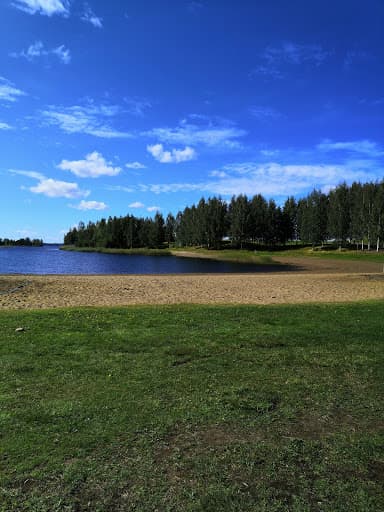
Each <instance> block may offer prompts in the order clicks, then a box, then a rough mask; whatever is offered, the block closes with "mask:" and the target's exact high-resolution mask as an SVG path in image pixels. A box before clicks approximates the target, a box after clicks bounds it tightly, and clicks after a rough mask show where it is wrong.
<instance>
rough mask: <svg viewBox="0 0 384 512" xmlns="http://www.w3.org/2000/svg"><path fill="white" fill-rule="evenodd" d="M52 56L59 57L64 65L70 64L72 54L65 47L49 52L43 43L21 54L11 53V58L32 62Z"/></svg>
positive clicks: (38, 42)
mask: <svg viewBox="0 0 384 512" xmlns="http://www.w3.org/2000/svg"><path fill="white" fill-rule="evenodd" d="M50 55H53V56H55V57H57V58H58V59H59V60H60V61H61V62H62V63H63V64H69V63H70V62H71V52H70V51H69V50H68V48H65V46H64V45H61V46H57V47H56V48H52V49H51V50H47V49H46V48H44V44H43V43H42V42H41V41H36V42H35V43H33V44H31V45H30V46H29V47H28V48H27V49H26V50H22V51H21V52H12V53H10V56H11V57H15V58H18V57H22V58H25V59H27V60H28V61H30V62H32V61H33V60H34V59H37V58H40V57H49V56H50Z"/></svg>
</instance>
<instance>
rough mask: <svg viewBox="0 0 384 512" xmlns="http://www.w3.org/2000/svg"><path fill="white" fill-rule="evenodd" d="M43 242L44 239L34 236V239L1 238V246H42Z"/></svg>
mask: <svg viewBox="0 0 384 512" xmlns="http://www.w3.org/2000/svg"><path fill="white" fill-rule="evenodd" d="M43 244H44V242H43V240H41V239H38V238H34V239H33V240H31V239H30V238H29V237H26V238H19V239H18V240H11V239H10V238H0V246H23V247H41V246H42V245H43Z"/></svg>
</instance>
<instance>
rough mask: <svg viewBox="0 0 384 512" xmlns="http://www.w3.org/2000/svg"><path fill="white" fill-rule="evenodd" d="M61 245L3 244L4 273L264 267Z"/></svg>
mask: <svg viewBox="0 0 384 512" xmlns="http://www.w3.org/2000/svg"><path fill="white" fill-rule="evenodd" d="M59 247H60V246H59V245H44V246H43V247H0V274H192V273H222V272H225V273H239V272H256V271H257V270H259V269H260V267H258V266H257V265H251V264H240V263H228V262H222V261H212V260H207V259H192V258H180V257H179V258H178V257H175V256H166V255H164V256H142V255H126V254H102V253H95V252H69V251H61V250H60V249H59ZM267 269H268V267H263V270H264V271H265V270H267Z"/></svg>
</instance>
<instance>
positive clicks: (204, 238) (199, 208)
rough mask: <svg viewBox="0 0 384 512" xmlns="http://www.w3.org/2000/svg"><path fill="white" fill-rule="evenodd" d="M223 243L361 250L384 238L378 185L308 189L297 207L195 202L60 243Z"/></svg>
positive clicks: (383, 190) (119, 220)
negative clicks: (335, 246)
mask: <svg viewBox="0 0 384 512" xmlns="http://www.w3.org/2000/svg"><path fill="white" fill-rule="evenodd" d="M225 238H229V240H230V241H231V244H232V247H236V248H240V249H243V248H245V247H247V246H250V245H254V244H255V243H257V244H260V245H269V246H270V247H276V246H279V245H283V244H285V243H287V242H290V241H300V242H301V243H309V244H312V245H316V244H321V243H324V242H325V241H327V240H329V239H330V240H334V241H335V242H337V243H338V244H339V246H340V247H341V246H345V245H349V246H351V245H355V246H356V247H357V246H359V247H361V248H362V249H363V248H364V247H365V246H367V248H368V249H370V248H371V245H372V244H373V243H376V249H377V251H378V250H379V248H380V246H381V245H382V240H383V239H384V183H383V182H381V183H365V184H361V183H353V184H352V185H351V186H350V187H348V186H347V185H346V184H345V183H342V184H341V185H339V186H338V187H336V188H335V189H333V190H331V191H330V192H329V193H328V194H325V193H323V192H321V191H319V190H313V191H312V192H311V193H310V194H308V196H307V197H304V198H302V199H300V200H299V201H298V202H296V200H295V199H294V198H293V197H289V198H288V199H287V200H286V201H285V203H284V205H283V207H282V208H281V207H280V206H278V205H277V204H276V202H275V201H274V200H273V199H270V200H269V201H268V202H267V201H266V200H265V198H264V197H263V196H262V195H260V194H257V195H255V196H253V198H251V199H248V197H247V196H246V195H239V196H233V197H232V199H231V201H230V203H229V204H227V203H226V202H225V201H223V200H222V199H221V198H216V197H213V198H211V197H210V198H208V200H205V199H204V198H202V199H200V201H199V203H198V204H197V205H192V206H190V207H189V206H188V207H186V208H185V209H184V210H183V211H182V212H181V211H180V212H179V213H178V214H177V216H176V218H175V217H174V216H173V215H172V214H168V216H167V219H166V221H164V219H163V216H162V215H161V214H160V213H157V214H156V216H155V218H154V219H150V218H146V219H143V218H136V217H134V216H132V215H128V216H126V217H113V218H112V217H109V219H108V220H105V219H101V221H99V222H96V223H92V222H89V223H88V224H87V226H85V224H84V223H83V222H80V223H79V226H78V227H77V228H73V229H71V230H70V231H69V232H68V233H67V234H66V235H65V237H64V244H66V245H74V246H76V247H105V248H115V249H133V248H139V247H147V248H162V247H163V246H164V244H165V243H166V244H167V245H168V247H170V245H171V244H173V243H175V244H176V245H177V246H181V247H190V246H199V247H206V248H208V249H220V248H221V247H222V246H223V241H224V239H225Z"/></svg>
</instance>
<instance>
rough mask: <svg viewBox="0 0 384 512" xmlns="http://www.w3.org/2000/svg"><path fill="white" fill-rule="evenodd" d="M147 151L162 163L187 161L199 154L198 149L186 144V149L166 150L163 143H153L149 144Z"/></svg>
mask: <svg viewBox="0 0 384 512" xmlns="http://www.w3.org/2000/svg"><path fill="white" fill-rule="evenodd" d="M147 151H148V152H149V153H151V155H152V156H153V158H155V159H156V160H157V161H158V162H161V163H162V164H178V163H180V162H187V161H188V160H194V159H195V158H196V156H197V154H196V151H195V150H194V149H193V148H191V147H189V146H186V147H185V148H184V149H172V150H171V151H166V150H165V149H164V147H163V145H162V144H153V145H152V146H151V145H149V146H147Z"/></svg>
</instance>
